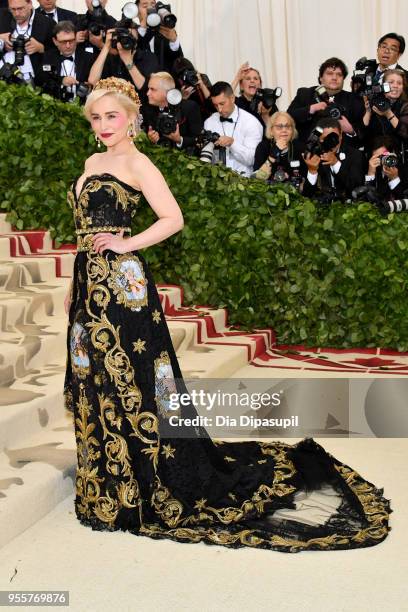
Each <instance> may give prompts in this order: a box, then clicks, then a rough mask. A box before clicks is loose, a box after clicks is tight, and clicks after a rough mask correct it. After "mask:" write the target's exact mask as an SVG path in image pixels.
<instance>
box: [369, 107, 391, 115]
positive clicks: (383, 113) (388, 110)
mask: <svg viewBox="0 0 408 612" xmlns="http://www.w3.org/2000/svg"><path fill="white" fill-rule="evenodd" d="M373 111H374V112H375V113H376V115H380V117H388V116H391V115H392V114H393V113H392V110H391V109H390V108H387V110H385V111H380V109H379V108H377V107H376V106H373Z"/></svg>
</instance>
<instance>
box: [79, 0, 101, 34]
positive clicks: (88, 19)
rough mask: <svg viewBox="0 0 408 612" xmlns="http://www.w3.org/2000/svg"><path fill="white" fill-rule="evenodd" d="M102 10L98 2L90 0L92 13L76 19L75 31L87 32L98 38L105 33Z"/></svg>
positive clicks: (97, 0)
mask: <svg viewBox="0 0 408 612" xmlns="http://www.w3.org/2000/svg"><path fill="white" fill-rule="evenodd" d="M103 17H104V10H103V7H102V4H101V3H100V0H92V12H91V13H87V14H86V15H80V16H79V17H78V20H77V23H76V26H77V30H78V31H81V30H88V31H89V32H91V34H93V35H94V36H99V35H100V34H101V32H105V31H106V26H105V22H104V18H103Z"/></svg>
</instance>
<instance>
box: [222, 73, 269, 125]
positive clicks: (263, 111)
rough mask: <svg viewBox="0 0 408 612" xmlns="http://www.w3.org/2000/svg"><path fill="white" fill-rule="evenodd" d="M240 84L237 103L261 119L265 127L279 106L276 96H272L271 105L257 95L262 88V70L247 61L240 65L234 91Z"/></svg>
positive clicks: (233, 84) (233, 83)
mask: <svg viewBox="0 0 408 612" xmlns="http://www.w3.org/2000/svg"><path fill="white" fill-rule="evenodd" d="M238 85H239V90H240V95H239V96H238V97H236V98H235V103H236V105H237V106H238V107H239V108H242V109H243V110H245V111H247V112H248V113H251V115H253V116H254V117H256V118H257V119H258V121H260V123H261V124H262V127H263V128H265V126H266V124H267V122H268V118H269V117H270V116H271V115H273V114H274V113H276V112H277V111H278V107H277V106H276V98H275V99H273V97H272V99H271V101H270V106H269V105H267V106H265V104H264V102H263V101H262V100H261V99H259V96H257V94H258V92H259V90H261V88H262V78H261V75H260V72H259V71H258V70H256V68H251V67H250V66H249V63H248V62H245V64H242V66H240V68H239V70H238V72H237V74H236V75H235V78H234V80H233V81H232V83H231V87H232V89H233V91H234V92H235V90H236V88H237V86H238ZM265 91H268V90H265ZM271 91H274V90H271ZM277 97H278V96H277Z"/></svg>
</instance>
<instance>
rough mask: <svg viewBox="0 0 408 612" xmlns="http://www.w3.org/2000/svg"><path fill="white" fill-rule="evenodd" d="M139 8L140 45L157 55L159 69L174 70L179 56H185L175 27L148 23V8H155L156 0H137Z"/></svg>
mask: <svg viewBox="0 0 408 612" xmlns="http://www.w3.org/2000/svg"><path fill="white" fill-rule="evenodd" d="M136 4H137V5H138V8H139V15H138V17H139V21H140V27H139V28H138V32H139V46H140V47H141V48H142V47H146V48H149V49H150V50H151V51H152V52H153V53H154V54H155V55H156V57H157V60H158V62H159V70H162V71H164V72H170V73H171V71H172V68H173V65H174V62H175V60H176V59H177V58H179V57H183V51H182V49H181V45H180V41H179V38H178V36H177V32H176V30H175V29H174V28H167V27H165V26H163V25H160V27H159V28H150V27H148V25H147V9H148V8H154V7H155V5H156V2H155V0H136Z"/></svg>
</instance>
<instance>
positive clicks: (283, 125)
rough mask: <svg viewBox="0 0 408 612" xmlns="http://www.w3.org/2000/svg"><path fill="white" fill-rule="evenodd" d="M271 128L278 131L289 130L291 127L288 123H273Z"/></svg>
mask: <svg viewBox="0 0 408 612" xmlns="http://www.w3.org/2000/svg"><path fill="white" fill-rule="evenodd" d="M272 127H275V128H278V130H290V129H291V127H292V126H291V125H290V124H289V123H275V125H273V126H272Z"/></svg>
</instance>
